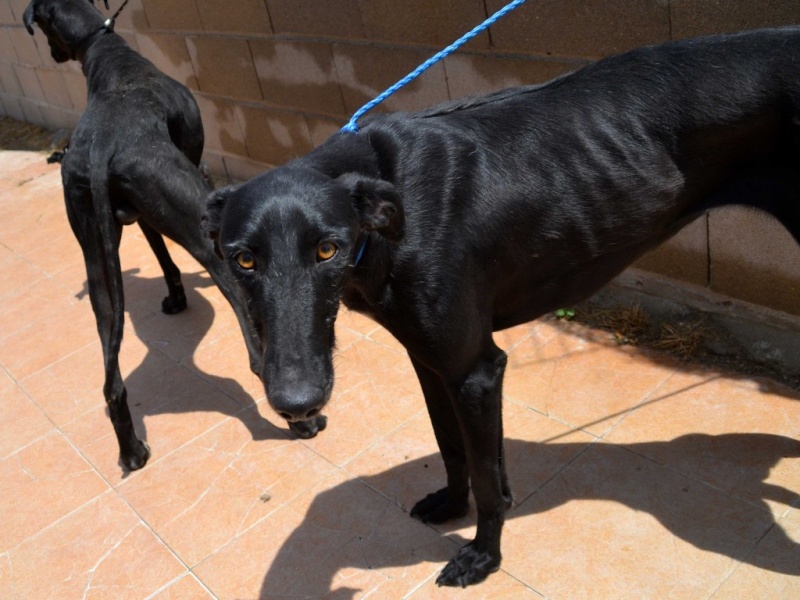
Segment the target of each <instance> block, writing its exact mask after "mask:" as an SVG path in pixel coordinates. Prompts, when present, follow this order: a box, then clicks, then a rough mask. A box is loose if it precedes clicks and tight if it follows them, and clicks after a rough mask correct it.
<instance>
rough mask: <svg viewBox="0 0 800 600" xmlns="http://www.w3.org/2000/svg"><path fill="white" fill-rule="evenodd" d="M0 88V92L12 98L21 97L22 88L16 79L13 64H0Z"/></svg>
mask: <svg viewBox="0 0 800 600" xmlns="http://www.w3.org/2000/svg"><path fill="white" fill-rule="evenodd" d="M0 86H1V89H2V91H4V92H5V93H6V94H11V95H13V96H22V95H23V92H22V86H21V85H20V84H19V79H17V71H16V69H15V68H14V64H13V63H10V62H8V63H6V62H0Z"/></svg>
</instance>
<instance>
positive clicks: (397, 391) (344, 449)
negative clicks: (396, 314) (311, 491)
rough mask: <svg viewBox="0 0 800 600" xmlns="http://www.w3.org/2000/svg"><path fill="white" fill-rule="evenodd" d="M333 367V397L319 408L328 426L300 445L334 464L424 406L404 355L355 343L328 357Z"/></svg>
mask: <svg viewBox="0 0 800 600" xmlns="http://www.w3.org/2000/svg"><path fill="white" fill-rule="evenodd" d="M334 369H335V376H336V380H335V384H334V388H333V395H332V397H331V400H330V402H329V403H328V405H327V407H326V408H325V409H324V413H325V414H326V415H328V429H327V430H326V431H325V434H323V435H319V436H317V437H315V438H313V439H311V440H306V441H304V443H305V444H307V445H308V447H309V448H312V449H313V450H314V451H315V452H318V453H319V454H321V455H322V456H324V457H325V458H327V459H328V460H330V461H332V462H333V463H335V464H337V465H342V464H344V463H346V462H347V461H348V460H350V459H351V458H353V457H354V456H356V455H358V454H359V453H361V452H363V451H364V450H366V449H367V448H369V447H370V446H371V445H372V444H374V443H375V442H376V441H377V440H379V439H381V438H382V437H383V436H384V435H386V434H387V433H389V432H390V431H392V430H393V429H396V428H397V427H399V426H400V425H401V424H402V423H403V422H404V421H405V420H406V419H408V418H410V417H412V416H413V415H415V414H417V413H418V412H420V411H424V410H425V408H424V407H425V401H424V400H423V398H422V391H421V390H420V387H419V382H418V381H417V377H416V374H415V373H414V369H413V368H412V367H411V362H410V361H409V359H408V357H407V356H406V355H404V354H400V353H399V352H396V351H394V350H391V349H390V348H387V347H386V346H384V345H382V344H378V343H376V342H373V341H371V340H366V339H365V340H362V341H360V342H357V343H356V344H354V345H352V346H351V347H350V348H348V349H346V350H344V351H342V352H339V353H337V354H336V355H335V356H334ZM267 410H268V409H262V412H264V413H265V414H266V412H267ZM270 418H271V417H270ZM328 432H330V433H331V435H327V433H328Z"/></svg>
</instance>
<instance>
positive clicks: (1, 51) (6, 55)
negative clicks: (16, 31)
mask: <svg viewBox="0 0 800 600" xmlns="http://www.w3.org/2000/svg"><path fill="white" fill-rule="evenodd" d="M2 1H3V0H0V2H2ZM18 60H19V59H18V58H17V51H16V50H15V49H14V44H13V43H12V42H11V36H10V35H9V34H8V28H6V27H0V62H9V63H12V62H17V61H18Z"/></svg>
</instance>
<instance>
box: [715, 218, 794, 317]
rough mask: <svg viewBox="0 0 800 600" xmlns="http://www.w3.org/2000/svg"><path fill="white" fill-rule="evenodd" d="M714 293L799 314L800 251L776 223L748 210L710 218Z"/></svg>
mask: <svg viewBox="0 0 800 600" xmlns="http://www.w3.org/2000/svg"><path fill="white" fill-rule="evenodd" d="M709 245H710V248H711V289H712V290H714V291H715V292H719V293H722V294H727V295H729V296H734V297H737V298H742V299H744V300H748V301H750V302H754V303H756V304H763V305H765V306H769V307H771V308H775V309H778V310H782V311H785V312H788V313H792V314H795V315H800V247H798V245H797V242H795V240H794V238H792V236H791V235H790V234H789V233H788V232H787V231H786V230H785V229H784V228H783V226H782V225H780V224H779V223H778V222H777V221H776V220H774V219H772V218H770V217H768V216H766V215H764V214H762V213H757V212H755V211H752V210H747V209H744V208H725V209H721V210H716V211H712V212H711V215H710V217H709Z"/></svg>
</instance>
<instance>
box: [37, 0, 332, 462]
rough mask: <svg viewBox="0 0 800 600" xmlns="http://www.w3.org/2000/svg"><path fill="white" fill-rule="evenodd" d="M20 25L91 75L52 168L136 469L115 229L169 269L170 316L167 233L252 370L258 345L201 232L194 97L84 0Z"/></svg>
mask: <svg viewBox="0 0 800 600" xmlns="http://www.w3.org/2000/svg"><path fill="white" fill-rule="evenodd" d="M23 21H24V24H25V27H26V28H27V29H28V32H29V33H30V34H31V35H33V24H34V23H36V24H38V25H39V27H40V28H41V30H42V31H43V32H44V33H45V35H46V36H47V41H48V44H49V45H50V53H51V55H52V57H53V59H54V60H55V61H56V62H65V61H67V60H78V61H80V63H81V65H82V67H83V73H84V75H85V76H86V81H87V85H88V102H87V107H86V112H85V113H84V115H83V116H82V117H81V119H80V122H79V123H78V126H77V127H76V129H75V131H74V132H73V134H72V139H71V140H70V144H69V149H68V151H67V152H65V153H64V154H63V155H62V156H60V157H56V160H60V161H61V162H62V168H61V173H62V179H63V183H64V196H65V200H66V205H67V215H68V217H69V222H70V225H71V226H72V230H73V232H74V233H75V236H76V237H77V238H78V241H79V242H80V245H81V248H82V250H83V255H84V260H85V262H86V274H87V279H88V285H89V295H90V298H91V302H92V308H93V309H94V312H95V316H96V318H97V328H98V331H99V334H100V339H101V341H102V345H103V356H104V360H105V373H106V378H105V385H104V387H103V393H104V395H105V399H106V402H107V403H108V409H109V414H110V416H111V422H112V423H113V425H114V431H115V432H116V434H117V439H118V440H119V448H120V461H121V463H122V465H123V466H124V467H126V468H128V469H131V470H134V469H139V468H141V467H143V466H144V464H145V463H146V462H147V459H148V458H149V457H150V450H149V448H148V446H147V443H146V442H144V441H142V440H139V439H138V438H137V437H136V433H135V431H134V429H133V423H132V422H131V415H130V411H129V409H128V403H127V391H126V389H125V385H124V384H123V381H122V376H121V374H120V370H119V363H118V355H119V349H120V343H121V341H122V329H123V319H124V300H123V290H122V275H121V271H120V262H119V252H118V250H119V242H120V237H121V235H122V226H123V225H129V224H132V223H134V222H136V221H137V220H138V222H139V226H140V227H141V229H142V232H143V233H144V235H145V237H146V239H147V241H148V242H149V244H150V246H151V247H152V249H153V251H154V252H155V255H156V257H157V258H158V262H159V264H160V265H161V267H162V269H163V270H164V277H165V279H166V282H167V288H168V291H169V295H168V296H167V297H166V298H165V299H164V301H163V302H162V310H163V311H164V312H165V313H168V314H171V313H177V312H180V311H182V310H184V309H185V308H186V296H185V294H184V290H183V286H182V285H181V277H180V271H179V270H178V267H177V266H175V264H174V263H173V262H172V259H171V258H170V256H169V253H168V251H167V247H166V245H165V244H164V239H163V238H162V235H166V236H167V237H169V238H171V239H173V240H175V241H176V242H178V243H179V244H180V245H181V246H183V247H184V248H186V249H187V250H188V251H189V252H190V253H191V254H192V256H193V257H194V258H195V259H197V261H198V262H200V264H202V265H203V266H204V267H205V268H206V269H207V270H208V272H209V274H210V275H211V277H212V279H213V280H214V282H215V283H216V284H217V285H218V286H219V288H220V290H221V291H222V293H223V294H224V295H225V297H226V298H227V299H228V301H229V302H231V304H232V306H233V308H234V310H235V311H236V315H237V317H238V318H239V323H240V325H241V327H242V331H243V333H244V336H245V340H246V342H247V346H248V351H249V353H250V357H251V366H252V367H253V369H254V371H256V372H258V367H257V365H258V364H259V363H260V355H261V346H260V341H259V336H258V335H257V333H256V332H255V330H254V328H253V325H252V323H251V322H250V320H249V317H248V315H247V313H246V312H245V311H244V310H243V309H241V308H240V302H238V291H237V289H236V287H235V285H234V282H233V279H232V277H231V275H230V274H229V272H228V271H227V269H226V268H225V267H224V266H223V264H222V263H221V262H220V260H219V259H218V258H217V257H216V256H215V254H214V250H213V247H212V244H211V243H210V242H209V241H208V240H207V239H206V238H205V237H204V236H203V235H202V234H201V233H200V230H199V226H198V225H199V223H200V219H201V217H202V214H203V211H204V200H205V197H206V196H207V195H208V193H209V192H210V191H211V187H210V185H209V182H208V181H207V178H206V177H205V176H204V174H202V173H201V171H200V170H199V169H198V165H199V163H200V157H201V155H202V152H203V125H202V122H201V120H200V111H199V110H198V108H197V103H196V102H195V100H194V97H193V96H192V94H191V93H190V92H189V90H188V89H186V88H185V87H184V86H183V85H181V84H179V83H178V82H177V81H174V80H173V79H170V78H169V77H167V76H166V75H164V74H163V73H161V72H160V71H159V70H158V69H156V68H155V66H153V64H152V63H150V62H149V61H147V60H145V59H144V58H142V57H141V56H140V55H139V54H137V53H136V52H134V51H133V50H131V49H130V48H129V47H128V45H127V44H126V42H125V41H124V40H123V39H122V38H121V37H120V36H118V35H117V34H115V33H114V32H113V30H112V28H113V22H105V21H104V19H103V17H102V16H101V14H100V13H99V12H98V11H97V9H95V8H94V6H93V4H92V1H91V0H33V2H31V3H30V5H28V7H27V9H26V10H25V13H24V16H23ZM324 425H325V421H324V417H322V416H321V415H320V416H319V417H317V418H316V419H314V420H312V421H310V422H308V423H300V424H299V425H298V426H297V427H295V428H294V429H295V431H296V432H297V433H298V434H299V435H301V436H303V437H311V436H313V435H315V434H316V432H317V430H319V429H322V428H324Z"/></svg>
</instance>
